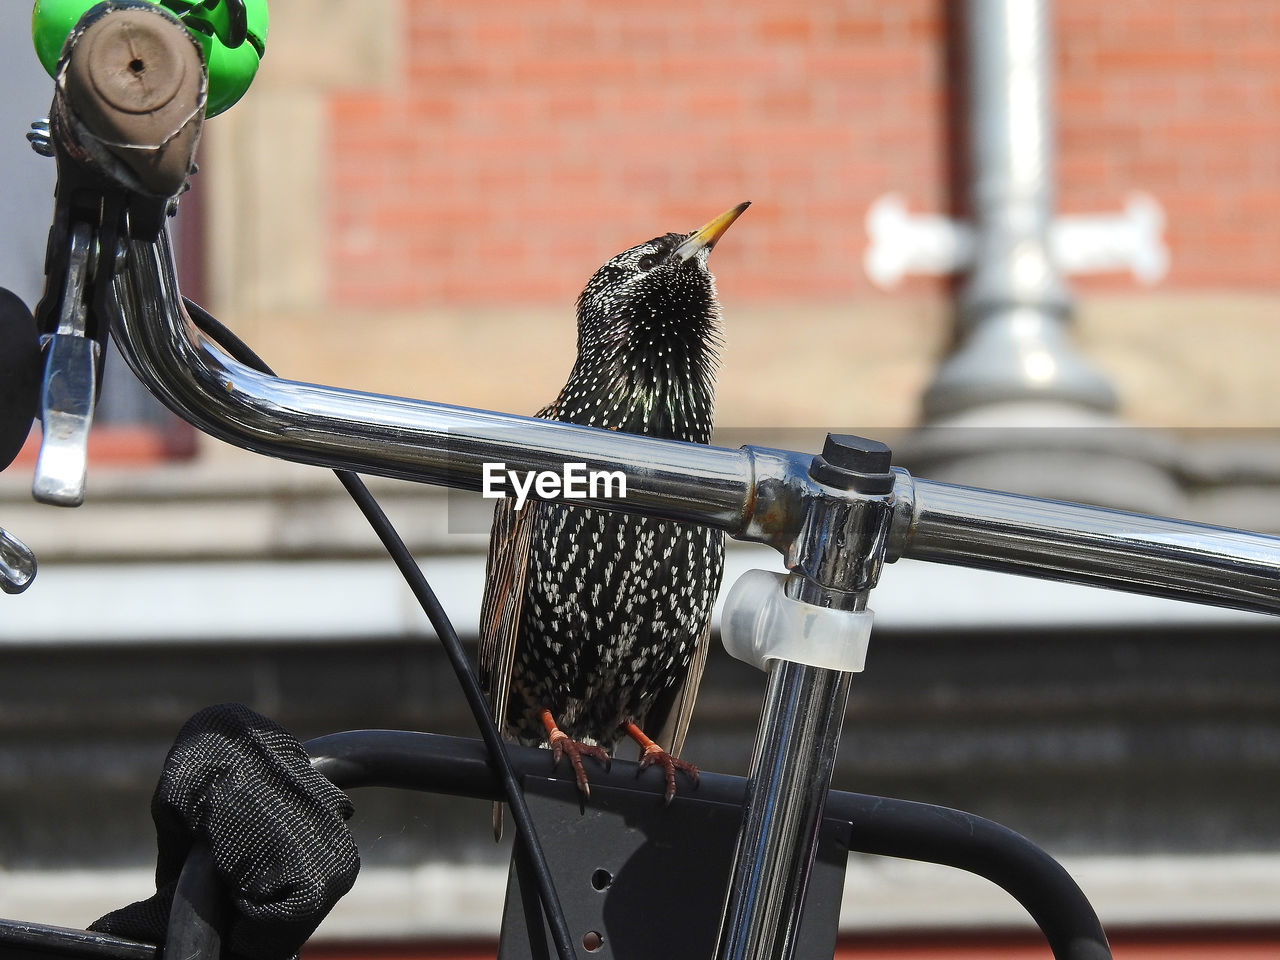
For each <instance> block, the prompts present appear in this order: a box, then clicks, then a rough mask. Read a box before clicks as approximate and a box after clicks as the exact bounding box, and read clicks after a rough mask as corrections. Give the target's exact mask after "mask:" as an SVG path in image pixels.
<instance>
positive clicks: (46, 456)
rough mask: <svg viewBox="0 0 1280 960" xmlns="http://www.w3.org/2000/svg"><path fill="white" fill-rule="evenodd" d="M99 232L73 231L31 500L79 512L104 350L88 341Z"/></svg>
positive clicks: (48, 359) (50, 347) (43, 397)
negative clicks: (96, 237) (95, 249)
mask: <svg viewBox="0 0 1280 960" xmlns="http://www.w3.org/2000/svg"><path fill="white" fill-rule="evenodd" d="M93 259H94V232H93V230H92V228H91V227H90V226H89V225H88V224H86V223H77V224H75V225H74V226H73V227H72V230H71V234H70V242H69V247H68V251H67V259H66V265H65V270H66V272H65V276H64V284H63V290H62V301H61V307H60V310H59V314H58V324H57V327H56V328H55V329H54V331H53V333H51V334H49V335H47V337H46V343H45V365H44V380H43V383H42V385H41V390H40V424H41V429H42V435H41V438H40V455H39V457H38V459H37V460H36V470H35V480H34V481H33V483H32V486H31V494H32V496H34V497H35V499H36V500H38V501H39V502H41V503H47V504H51V505H53V506H59V507H78V506H80V504H82V503H83V502H84V492H85V478H86V474H87V470H88V457H89V428H90V427H91V426H92V425H93V406H94V402H95V401H96V399H97V395H98V370H99V360H100V357H101V346H100V344H99V343H98V341H97V340H95V339H93V338H92V337H90V336H88V314H89V299H90V297H91V295H92V283H91V280H92V277H91V274H92V272H93V270H92V267H93Z"/></svg>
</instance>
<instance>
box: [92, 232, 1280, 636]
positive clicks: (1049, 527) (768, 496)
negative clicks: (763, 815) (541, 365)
mask: <svg viewBox="0 0 1280 960" xmlns="http://www.w3.org/2000/svg"><path fill="white" fill-rule="evenodd" d="M126 242H127V244H128V256H127V258H126V260H127V265H126V266H125V268H124V269H123V270H122V271H121V272H120V273H119V274H117V275H116V276H115V277H114V279H113V280H112V288H111V296H110V297H109V298H108V301H109V302H108V310H109V311H110V312H111V313H112V314H113V315H112V317H111V323H112V328H113V331H114V333H115V336H116V338H117V341H118V343H119V345H120V348H121V352H122V353H123V355H124V356H125V358H126V360H127V361H128V362H129V365H130V366H131V367H132V368H133V370H134V372H135V373H136V374H137V375H138V377H139V378H140V379H141V380H142V381H143V382H144V383H145V384H146V385H147V386H148V387H149V388H150V389H151V391H152V392H153V393H155V394H156V395H157V396H158V397H159V398H160V399H161V400H162V401H163V402H164V403H166V404H167V405H168V406H169V407H171V408H172V409H173V410H174V411H175V412H177V413H178V414H179V415H180V416H182V417H183V418H185V419H187V420H188V421H190V422H191V423H193V424H194V425H195V426H197V427H198V428H200V429H201V430H204V431H205V432H207V433H209V434H211V435H213V436H215V437H218V438H220V439H222V440H225V441H227V442H229V443H232V444H235V445H237V446H241V447H244V448H246V449H248V450H252V451H254V452H257V453H263V454H267V455H270V456H274V457H279V458H281V459H285V460H293V461H297V462H301V463H309V464H313V465H317V466H326V467H332V468H337V469H349V470H355V471H358V472H362V473H369V474H375V475H379V476H388V477H398V478H402V479H409V480H416V481H422V482H427V483H434V484H441V485H445V486H450V487H455V488H460V489H469V490H479V489H480V488H481V480H482V475H483V464H485V463H492V462H503V463H506V464H507V465H508V466H509V467H511V468H513V469H521V470H555V471H557V472H559V471H560V470H561V469H563V467H564V464H565V463H576V462H585V463H588V464H590V465H591V467H592V468H593V469H598V470H604V471H622V472H624V473H625V474H626V476H627V496H626V498H625V499H604V498H598V499H597V498H592V497H590V496H588V497H586V498H584V499H577V500H575V501H574V502H575V503H576V504H577V505H580V506H593V507H601V508H605V509H610V510H621V511H624V512H628V513H638V514H645V515H650V516H661V517H666V518H669V519H674V520H683V521H688V522H695V523H700V524H705V525H707V526H712V527H716V528H718V529H721V530H724V531H725V532H726V533H728V534H729V535H730V536H733V537H735V538H738V539H742V540H748V541H754V542H759V543H765V544H768V545H770V546H773V547H775V548H776V549H778V550H779V551H781V552H783V553H784V554H786V555H788V562H789V564H790V563H791V562H792V561H793V560H794V559H795V558H794V556H793V554H794V552H795V549H796V541H797V537H798V535H799V533H800V530H801V527H802V525H803V523H804V521H805V517H806V513H807V510H808V507H809V505H810V503H811V501H813V500H814V499H816V498H822V497H826V498H830V497H832V496H836V497H844V498H847V499H850V500H856V499H857V498H858V497H859V496H860V495H859V494H858V493H856V492H845V491H836V490H833V489H832V488H830V487H825V486H822V485H821V484H818V483H817V482H816V481H815V480H813V479H812V478H811V477H810V476H809V472H808V471H809V465H810V462H811V460H812V457H811V455H808V454H802V453H796V452H792V451H783V450H773V449H768V448H764V447H754V446H746V447H743V448H741V449H738V450H731V449H726V448H722V447H710V446H701V445H698V444H686V443H681V442H678V441H674V440H658V439H655V438H652V437H643V436H635V435H632V434H625V433H619V432H615V431H608V430H599V429H595V428H592V427H584V426H578V425H575V424H568V423H558V422H553V421H547V420H538V419H533V418H527V417H518V416H513V415H509V414H501V413H494V412H490V411H485V410H473V409H467V408H462V407H453V406H448V405H445V404H440V403H432V402H429V401H424V400H412V399H408V398H403V397H390V396H382V395H377V394H370V393H361V392H356V391H351V390H344V389H339V388H336V387H328V386H320V385H316V384H308V383H299V382H295V381H289V380H283V379H279V378H275V377H270V376H266V375H264V374H261V373H257V372H256V371H253V370H250V369H249V368H247V367H245V366H243V365H241V364H239V363H237V362H236V361H234V360H232V359H231V358H230V357H229V356H227V355H226V353H224V352H223V351H222V350H221V349H220V348H219V347H218V346H217V345H216V344H214V343H212V342H211V341H210V340H208V339H207V338H205V337H204V336H202V335H201V334H200V333H199V332H198V331H197V330H196V329H195V327H194V325H193V324H192V322H191V320H190V318H189V317H188V315H187V313H186V310H185V308H184V306H183V303H182V296H181V293H180V291H179V288H178V283H177V279H176V267H175V265H174V261H173V252H172V249H171V248H170V245H169V242H168V238H167V237H166V236H165V235H164V232H163V231H161V233H160V235H159V237H158V238H157V239H155V240H149V239H137V238H135V239H131V240H128V241H126ZM895 472H896V482H895V486H894V505H893V519H892V523H891V526H890V531H889V536H888V541H887V554H886V558H885V559H886V560H888V561H893V560H897V559H899V558H901V557H911V558H915V559H920V560H929V561H935V562H941V563H948V564H956V565H961V566H970V567H981V568H984V569H988V570H994V571H998V572H1004V573H1015V574H1024V575H1030V576H1035V577H1040V578H1045V579H1057V580H1066V581H1071V582H1075V583H1081V584H1087V585H1092V586H1100V587H1109V588H1114V589H1120V590H1126V591H1130V592H1135V593H1142V594H1147V595H1152V596H1159V597H1167V598H1172V599H1178V600H1188V601H1194V602H1198V603H1204V604H1211V605H1215V606H1223V607H1231V608H1235V609H1239V610H1249V611H1256V612H1263V613H1272V614H1276V613H1280V537H1274V536H1267V535H1264V534H1258V533H1249V532H1245V531H1240V530H1231V529H1226V528H1221V527H1212V526H1207V525H1203V524H1196V523H1190V522H1186V521H1179V520H1170V519H1164V518H1158V517H1149V516H1144V515H1141V514H1134V513H1126V512H1122V511H1118V510H1110V509H1106V508H1102V507H1093V506H1085V505H1082V504H1074V503H1065V502H1061V501H1051V500H1041V499H1037V498H1033V497H1024V496H1017V495H1014V494H1007V493H998V492H994V491H989V490H979V489H975V488H969V487H961V486H955V485H952V484H944V483H937V482H933V481H929V480H923V479H919V478H913V477H911V476H910V475H909V474H907V473H906V471H904V470H901V469H900V468H895Z"/></svg>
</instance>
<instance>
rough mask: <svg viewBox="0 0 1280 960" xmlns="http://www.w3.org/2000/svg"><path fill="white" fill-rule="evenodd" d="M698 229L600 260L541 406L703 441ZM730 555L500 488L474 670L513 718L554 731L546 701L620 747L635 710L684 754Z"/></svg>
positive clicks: (704, 293) (705, 307)
mask: <svg viewBox="0 0 1280 960" xmlns="http://www.w3.org/2000/svg"><path fill="white" fill-rule="evenodd" d="M742 208H745V205H742V206H741V207H739V208H736V211H737V212H733V211H731V213H733V216H736V215H737V213H740V212H741V209H742ZM725 216H728V215H727V214H726V215H725ZM720 219H723V218H717V220H720ZM716 222H717V221H713V223H716ZM728 222H732V217H730V218H729V220H728ZM727 225H728V224H727V223H725V224H724V225H723V226H721V227H718V230H719V231H720V232H722V231H723V229H724V228H725V227H727ZM708 226H710V225H708ZM705 229H706V228H704V230H705ZM695 236H698V231H694V232H693V233H691V234H680V233H670V234H666V235H664V236H660V237H655V238H654V239H652V240H650V241H648V242H646V243H642V244H639V245H637V246H635V247H632V248H630V249H628V250H624V251H623V252H622V253H619V254H618V255H617V256H615V257H613V258H611V259H610V260H609V261H608V262H606V263H605V264H604V265H603V266H602V267H600V269H599V270H597V271H596V273H595V274H594V276H592V278H591V279H590V281H588V283H587V285H586V287H585V288H584V290H583V291H582V294H581V295H580V297H579V298H578V355H577V360H576V362H575V363H574V366H573V369H572V371H571V372H570V374H569V379H568V381H567V382H566V384H565V386H564V388H563V389H562V390H561V391H560V395H559V396H558V397H557V398H556V400H555V402H554V403H552V404H551V405H550V406H548V407H546V408H545V409H543V410H542V411H540V412H539V414H538V416H540V417H544V418H547V419H553V420H562V421H567V422H571V423H581V424H587V425H590V426H596V427H604V428H607V429H611V430H622V431H626V432H629V433H639V434H648V435H650V436H657V437H664V438H670V439H679V440H685V441H690V442H694V443H707V442H708V440H709V438H710V434H711V426H712V416H713V406H714V404H713V398H714V387H715V372H716V365H717V357H716V347H717V346H718V343H719V319H720V318H719V306H718V303H717V300H716V292H715V282H714V280H713V278H712V276H711V274H710V272H709V270H708V269H707V256H708V254H709V253H710V249H711V245H712V244H713V243H714V238H713V239H712V240H711V242H709V243H708V244H707V245H706V246H705V247H702V248H701V249H699V250H697V252H696V253H694V254H693V255H691V256H688V259H683V258H682V257H683V255H684V254H685V252H686V251H687V250H688V247H689V243H688V241H689V240H690V238H692V237H695ZM716 236H717V237H718V233H717V234H716ZM682 245H684V246H682ZM723 563H724V537H723V534H721V533H720V532H718V531H714V530H710V529H708V528H704V527H697V526H692V525H689V524H682V523H675V522H671V521H666V520H655V519H649V518H644V517H633V516H628V515H626V514H622V513H614V512H611V511H606V510H593V509H587V508H582V507H570V506H564V505H559V504H549V503H538V502H530V503H529V504H527V505H526V506H525V508H524V509H523V510H521V511H519V512H517V511H516V510H515V509H514V505H513V501H512V500H511V499H510V498H508V499H506V500H502V501H499V504H498V508H497V510H496V511H495V515H494V527H493V534H492V537H491V540H490V548H489V565H488V570H487V574H486V590H485V600H484V609H483V611H482V618H481V620H482V623H481V632H482V636H481V655H480V667H481V679H482V681H484V683H485V685H486V687H487V689H488V691H489V694H490V698H491V702H492V705H493V708H494V711H495V716H497V717H499V718H500V723H501V725H502V726H503V728H504V731H505V732H507V733H508V734H510V735H514V736H515V737H516V738H518V739H520V740H522V741H525V742H531V743H540V742H545V741H546V740H547V732H546V730H545V728H544V726H543V724H542V723H541V722H540V721H539V713H540V711H541V710H542V709H544V708H545V709H547V710H550V711H551V713H552V715H553V716H554V718H555V720H556V721H557V724H558V726H559V728H560V729H561V730H562V731H563V732H564V733H565V734H567V735H568V736H569V737H570V738H572V739H573V740H577V741H582V742H585V743H595V744H600V745H602V746H604V747H606V748H612V746H613V745H614V743H615V742H616V741H617V739H618V738H619V736H620V735H621V730H620V727H621V725H622V724H624V723H627V722H635V723H638V724H640V725H641V726H643V727H645V728H646V729H648V730H649V731H650V732H651V734H654V735H655V738H656V739H658V741H659V743H661V745H662V746H663V747H665V748H666V749H667V750H668V751H669V752H670V753H671V754H672V755H673V756H675V755H678V753H679V751H680V748H681V746H682V744H683V740H684V737H685V733H686V731H687V729H688V723H689V715H690V713H691V711H692V705H693V699H694V697H695V696H696V692H697V685H698V681H699V680H700V678H701V673H702V668H703V665H704V664H705V658H706V648H707V643H708V635H709V629H710V620H711V608H712V605H713V603H714V601H715V597H716V594H717V592H718V591H719V588H720V579H721V574H722V571H723Z"/></svg>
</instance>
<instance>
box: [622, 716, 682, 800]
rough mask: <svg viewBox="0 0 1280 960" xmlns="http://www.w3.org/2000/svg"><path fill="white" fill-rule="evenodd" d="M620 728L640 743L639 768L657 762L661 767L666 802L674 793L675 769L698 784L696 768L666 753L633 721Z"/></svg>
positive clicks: (650, 765)
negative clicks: (664, 776)
mask: <svg viewBox="0 0 1280 960" xmlns="http://www.w3.org/2000/svg"><path fill="white" fill-rule="evenodd" d="M622 729H623V731H625V732H626V734H627V736H628V737H630V738H631V739H632V740H634V741H635V742H636V743H638V744H640V750H641V751H642V755H641V757H640V770H643V769H644V768H645V767H652V766H653V765H654V764H658V765H659V766H661V767H662V769H663V772H664V773H665V774H666V777H667V791H666V794H665V796H666V802H667V803H670V802H671V800H672V798H673V797H675V795H676V771H677V770H683V771H684V772H685V774H686V776H688V777H689V779H690V780H692V781H693V785H694V786H695V787H696V786H697V785H698V768H697V767H695V766H694V765H693V764H692V763H688V762H687V761H684V760H678V759H676V758H675V757H673V756H672V755H671V754H669V753H667V751H665V750H663V749H662V748H661V747H660V746H658V745H657V744H656V743H654V742H653V741H652V740H650V739H649V738H648V736H646V735H645V732H644V731H643V730H641V729H640V728H639V727H637V726H636V725H635V724H634V723H624V724H623V725H622ZM638 773H639V771H637V774H638Z"/></svg>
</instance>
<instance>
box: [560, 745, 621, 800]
mask: <svg viewBox="0 0 1280 960" xmlns="http://www.w3.org/2000/svg"><path fill="white" fill-rule="evenodd" d="M565 754H568V756H569V763H570V764H572V765H573V778H574V780H575V781H576V782H577V784H578V789H579V790H581V791H582V795H583V796H584V797H589V796H591V784H590V783H588V782H587V771H586V769H585V768H584V767H583V766H582V757H583V755H586V756H588V757H592V758H594V759H595V760H596V761H597V762H599V763H600V764H602V765H603V766H604V768H605V770H608V769H609V767H610V766H612V764H613V759H612V758H611V757H610V756H609V752H608V751H607V750H605V749H604V747H598V746H595V745H594V744H590V743H579V742H578V741H577V740H571V739H569V735H568V734H567V733H561V732H560V731H559V730H557V731H555V733H553V734H552V735H551V765H552V766H553V767H555V766H559V765H560V760H561V759H562V758H563V757H564V756H565Z"/></svg>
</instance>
